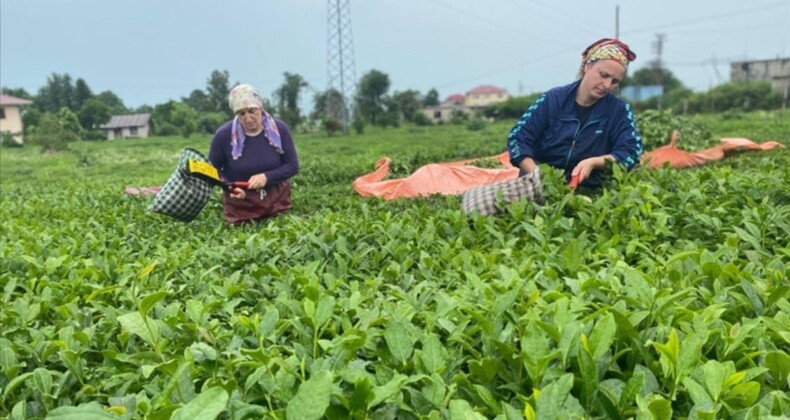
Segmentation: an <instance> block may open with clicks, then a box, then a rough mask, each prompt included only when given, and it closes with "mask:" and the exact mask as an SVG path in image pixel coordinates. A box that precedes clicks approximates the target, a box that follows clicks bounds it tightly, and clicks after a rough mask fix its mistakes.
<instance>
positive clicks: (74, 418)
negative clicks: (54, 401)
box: [46, 402, 121, 420]
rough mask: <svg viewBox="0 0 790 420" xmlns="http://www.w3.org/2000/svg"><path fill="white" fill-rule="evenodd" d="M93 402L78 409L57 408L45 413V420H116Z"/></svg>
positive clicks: (116, 417) (115, 417)
mask: <svg viewBox="0 0 790 420" xmlns="http://www.w3.org/2000/svg"><path fill="white" fill-rule="evenodd" d="M120 418H121V417H119V416H114V415H112V414H110V413H108V412H106V411H104V409H103V408H102V407H101V406H100V405H99V404H98V403H95V402H91V403H87V404H82V405H80V406H78V407H58V408H56V409H54V410H52V411H50V412H49V413H47V417H46V419H47V420H110V419H115V420H118V419H120Z"/></svg>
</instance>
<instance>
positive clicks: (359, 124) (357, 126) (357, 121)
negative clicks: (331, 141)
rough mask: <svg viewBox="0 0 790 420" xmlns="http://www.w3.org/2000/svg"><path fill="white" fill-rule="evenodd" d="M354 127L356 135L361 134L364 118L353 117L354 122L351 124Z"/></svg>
mask: <svg viewBox="0 0 790 420" xmlns="http://www.w3.org/2000/svg"><path fill="white" fill-rule="evenodd" d="M351 125H352V126H353V127H354V131H355V132H356V133H357V135H362V134H363V133H364V132H365V120H363V119H362V118H360V117H359V116H358V117H357V118H354V122H353V123H352V124H351Z"/></svg>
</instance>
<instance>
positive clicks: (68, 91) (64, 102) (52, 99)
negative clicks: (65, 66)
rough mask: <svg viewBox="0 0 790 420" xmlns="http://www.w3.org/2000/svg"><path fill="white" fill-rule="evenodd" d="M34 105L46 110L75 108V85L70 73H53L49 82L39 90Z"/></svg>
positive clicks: (55, 110) (54, 110)
mask: <svg viewBox="0 0 790 420" xmlns="http://www.w3.org/2000/svg"><path fill="white" fill-rule="evenodd" d="M33 106H34V107H36V108H38V109H39V110H41V111H44V112H58V111H60V109H61V108H64V107H65V108H69V109H74V86H73V85H72V83H71V76H69V75H68V73H64V74H58V73H52V75H51V76H49V77H48V78H47V83H46V84H45V85H44V86H42V87H41V88H40V89H39V90H38V95H36V98H35V100H34V102H33Z"/></svg>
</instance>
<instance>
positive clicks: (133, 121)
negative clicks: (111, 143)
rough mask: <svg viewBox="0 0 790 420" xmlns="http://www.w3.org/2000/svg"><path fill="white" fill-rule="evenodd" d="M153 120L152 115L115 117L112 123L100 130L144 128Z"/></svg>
mask: <svg viewBox="0 0 790 420" xmlns="http://www.w3.org/2000/svg"><path fill="white" fill-rule="evenodd" d="M150 120H151V114H130V115H113V116H112V118H110V122H108V123H107V124H104V125H102V126H101V127H99V128H103V129H108V130H109V129H114V128H125V127H144V126H146V125H148V122H149V121H150Z"/></svg>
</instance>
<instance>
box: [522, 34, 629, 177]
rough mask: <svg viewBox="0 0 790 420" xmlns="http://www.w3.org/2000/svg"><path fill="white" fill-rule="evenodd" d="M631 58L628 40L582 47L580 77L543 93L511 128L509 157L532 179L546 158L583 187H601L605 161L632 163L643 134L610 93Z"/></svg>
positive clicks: (622, 105)
mask: <svg viewBox="0 0 790 420" xmlns="http://www.w3.org/2000/svg"><path fill="white" fill-rule="evenodd" d="M634 59H636V54H634V52H633V51H631V50H630V49H629V48H628V45H626V44H624V43H623V42H621V41H619V40H616V39H609V38H604V39H601V40H599V41H597V42H595V43H594V44H592V45H590V46H589V47H587V49H586V50H584V52H583V53H582V65H581V68H580V70H579V73H580V77H581V78H580V79H579V80H577V81H575V82H573V83H571V84H569V85H566V86H561V87H557V88H554V89H551V90H549V91H547V92H545V93H544V94H542V95H541V96H540V97H539V98H538V99H537V100H536V101H535V103H533V104H532V105H531V106H530V107H529V108H528V109H527V111H526V112H525V113H524V115H523V116H522V117H521V118H520V119H519V120H518V122H517V123H516V125H515V127H513V129H512V130H511V131H510V134H509V136H508V140H507V150H508V153H509V154H510V162H511V163H512V164H513V165H514V166H517V167H518V168H520V169H521V172H522V174H534V175H535V176H534V179H536V180H538V181H537V182H540V181H539V180H540V173H539V170H538V166H537V165H538V164H540V163H545V164H548V165H550V166H553V167H555V168H559V169H563V170H564V171H565V178H566V180H567V181H570V180H571V179H572V178H573V177H576V178H577V179H578V183H579V184H581V185H584V186H586V187H600V186H601V176H600V169H602V168H604V167H605V165H606V161H607V160H610V161H614V162H617V163H620V164H622V165H624V166H625V167H626V168H627V169H631V168H633V167H634V166H635V165H636V164H637V163H638V162H639V157H640V156H641V155H642V138H641V137H640V135H639V131H638V130H637V128H636V122H635V121H634V114H633V112H632V110H631V107H630V105H628V104H627V103H625V102H624V101H622V100H621V99H620V98H618V97H616V96H615V95H611V94H610V93H611V92H612V91H613V90H614V89H615V88H616V87H617V85H618V84H619V83H620V82H621V81H622V80H623V77H625V74H626V71H627V70H628V63H630V62H631V61H633V60H634ZM536 171H538V172H536Z"/></svg>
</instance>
